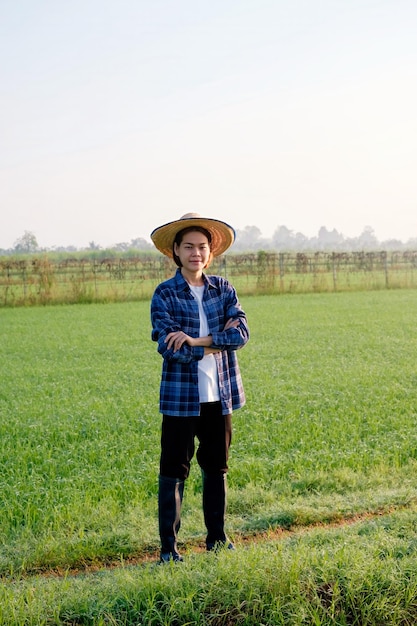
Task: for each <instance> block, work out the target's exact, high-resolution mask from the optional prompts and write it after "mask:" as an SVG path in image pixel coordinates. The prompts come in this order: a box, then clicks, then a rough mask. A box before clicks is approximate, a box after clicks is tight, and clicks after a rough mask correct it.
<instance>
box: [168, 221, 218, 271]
mask: <svg viewBox="0 0 417 626" xmlns="http://www.w3.org/2000/svg"><path fill="white" fill-rule="evenodd" d="M174 254H175V256H176V257H177V259H178V260H177V259H175V261H176V263H177V265H179V267H181V268H182V270H183V273H184V271H185V272H186V273H190V274H201V273H202V271H203V269H204V268H205V267H207V265H208V264H209V263H210V261H211V251H210V243H209V239H208V237H207V235H206V234H204V233H203V232H200V231H198V230H190V231H189V230H188V229H187V230H186V232H184V233H183V234H182V235H181V238H180V240H179V243H174ZM174 258H175V257H174ZM178 261H179V263H178Z"/></svg>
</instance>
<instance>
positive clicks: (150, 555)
mask: <svg viewBox="0 0 417 626" xmlns="http://www.w3.org/2000/svg"><path fill="white" fill-rule="evenodd" d="M407 508H408V507H407V506H404V507H394V508H390V509H384V510H381V511H374V512H365V513H361V514H358V515H354V516H350V517H346V518H341V519H338V520H336V521H332V522H328V523H319V524H312V525H309V526H294V527H292V528H289V529H285V528H277V529H271V530H268V531H263V532H253V533H246V534H243V533H235V534H234V536H233V539H234V542H235V544H236V546H237V548H239V547H240V546H243V547H244V546H246V545H249V544H252V543H261V542H266V541H269V542H274V541H280V540H282V539H284V538H285V537H289V536H294V535H301V534H304V533H308V532H311V531H312V530H314V529H317V528H323V529H331V528H340V527H343V526H351V525H352V524H356V523H359V522H363V521H365V520H369V519H375V518H377V517H381V516H382V515H389V514H390V513H393V512H394V511H398V510H399V509H401V510H402V509H407ZM180 545H181V542H180ZM182 546H183V551H185V550H186V551H187V552H190V551H191V552H194V553H203V552H205V545H204V543H203V542H201V541H192V540H191V541H187V542H186V543H183V544H182ZM158 560H159V549H156V548H155V547H154V546H149V547H146V546H145V547H144V548H143V550H141V551H140V552H138V553H136V554H132V555H130V556H126V557H118V558H113V559H112V558H110V559H96V560H94V561H89V562H80V563H79V564H77V565H75V566H73V567H68V568H63V567H56V568H32V569H28V570H26V571H25V572H24V574H23V575H21V576H23V577H24V578H30V577H31V576H44V577H45V578H64V577H68V576H85V575H88V574H95V573H97V572H100V571H106V570H107V571H109V570H112V569H117V568H119V567H126V566H128V567H134V566H145V565H151V564H152V563H157V562H158Z"/></svg>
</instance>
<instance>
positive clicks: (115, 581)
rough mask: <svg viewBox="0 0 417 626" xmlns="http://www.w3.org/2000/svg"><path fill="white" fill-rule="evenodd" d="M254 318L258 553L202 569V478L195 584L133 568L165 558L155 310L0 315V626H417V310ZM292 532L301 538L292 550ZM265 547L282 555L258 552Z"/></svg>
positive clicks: (252, 464)
mask: <svg viewBox="0 0 417 626" xmlns="http://www.w3.org/2000/svg"><path fill="white" fill-rule="evenodd" d="M243 305H244V308H245V310H246V311H247V313H248V317H249V321H250V326H251V331H252V337H251V341H250V342H249V344H248V346H247V347H246V348H245V349H244V350H243V351H242V352H241V353H240V355H239V356H240V363H241V368H242V370H243V376H244V381H245V388H246V392H247V397H248V404H247V406H246V407H245V408H244V409H242V410H240V411H238V412H236V413H235V416H234V440H233V444H232V453H231V462H230V466H231V469H230V473H229V512H228V531H229V534H230V535H231V536H232V537H233V539H234V540H235V541H236V543H237V545H238V546H239V547H240V548H241V549H240V550H238V551H237V552H236V553H235V554H233V555H220V556H219V557H218V558H216V559H212V558H211V557H210V558H208V555H201V554H200V553H199V551H198V550H197V548H199V547H200V546H201V545H202V543H203V540H204V528H203V521H202V514H201V504H200V503H201V484H200V476H199V472H198V469H197V465H196V463H194V465H193V469H192V473H191V476H190V479H189V480H188V481H187V486H186V494H185V501H184V514H183V526H182V529H181V540H182V542H183V546H182V548H183V551H184V552H185V554H186V556H187V562H186V564H185V566H184V568H182V569H181V571H180V572H178V573H177V570H176V569H174V568H167V569H165V568H155V567H153V566H152V565H146V566H136V567H133V566H130V565H129V559H132V558H135V557H137V556H140V555H143V554H146V553H147V552H148V551H149V550H154V549H155V550H156V549H157V546H158V537H157V526H156V488H157V472H158V456H159V427H160V416H159V414H158V410H157V403H158V386H159V377H160V367H161V363H160V357H159V356H158V355H157V354H156V349H155V345H154V344H152V342H151V341H150V324H149V303H146V302H138V303H123V304H108V305H97V304H94V305H77V306H62V307H48V308H36V307H35V308H30V309H25V308H22V309H3V310H0V363H1V387H0V415H1V420H0V467H1V472H0V482H1V494H2V504H1V506H0V573H1V575H2V576H3V583H4V584H3V587H2V590H1V595H0V607H1V608H0V624H14V623H16V624H23V623H25V624H43V623H45V624H81V623H82V624H116V623H117V624H142V623H143V624H165V623H166V624H175V623H177V624H185V623H189V624H208V623H210V624H214V625H220V624H229V625H230V624H261V623H265V624H281V623H282V624H288V623H289V624H336V623H337V624H354V623H356V624H385V623H390V624H407V623H410V624H411V623H414V622H415V620H416V619H417V617H416V616H417V607H416V606H415V600H414V599H413V598H414V595H415V593H414V592H415V586H416V583H417V578H416V568H417V565H416V563H417V561H416V559H415V556H416V555H415V547H416V546H417V532H416V524H415V521H414V519H415V512H416V503H417V489H416V486H415V482H416V481H415V476H416V459H417V430H416V428H415V421H416V410H417V409H416V406H417V405H416V402H415V388H416V379H417V374H416V370H415V354H416V343H417V329H416V326H415V319H416V312H417V311H416V309H417V301H416V298H415V292H414V291H412V290H399V291H375V292H359V293H334V294H309V295H291V296H288V295H287V296H280V297H279V296H263V297H249V298H246V299H245V300H244V301H243ZM366 514H372V516H374V517H375V518H374V517H371V518H370V519H363V520H362V521H358V522H356V523H355V524H352V525H350V526H349V527H343V528H316V526H317V525H323V524H329V523H331V522H338V521H341V520H346V519H347V520H355V519H356V518H357V517H358V516H361V515H362V516H363V515H366ZM280 529H287V530H289V531H291V533H292V534H290V535H289V536H288V537H287V538H285V537H284V538H281V539H280V541H279V542H277V541H276V540H275V539H274V531H275V530H278V531H279V530H280ZM306 529H310V530H309V531H308V532H306ZM256 533H262V535H263V538H264V539H265V538H267V539H268V538H269V539H268V540H266V541H263V542H262V543H261V544H258V543H255V540H254V539H252V541H250V542H249V544H247V543H246V540H245V539H244V538H245V537H246V538H250V537H255V535H256ZM112 560H115V561H118V563H119V565H120V567H119V568H118V569H117V570H110V571H109V570H107V571H100V572H98V573H97V574H95V575H89V576H77V577H73V576H70V575H69V574H68V575H67V576H64V577H63V578H59V579H54V578H50V577H49V576H48V577H45V576H44V575H42V576H40V575H39V574H40V573H43V574H44V573H45V572H51V571H53V570H59V571H61V572H63V571H64V572H65V571H66V570H67V571H70V569H71V568H79V569H83V567H84V566H85V565H87V564H96V565H97V566H98V567H99V566H100V564H102V565H104V564H105V563H108V562H110V561H112ZM123 564H124V565H123ZM413 594H414V595H413ZM355 607H356V608H355ZM407 615H408V616H411V617H407ZM387 616H390V617H389V619H388V618H387ZM407 619H409V621H407ZM413 619H414V622H413ZM332 620H333V621H332ZM384 620H385V621H384Z"/></svg>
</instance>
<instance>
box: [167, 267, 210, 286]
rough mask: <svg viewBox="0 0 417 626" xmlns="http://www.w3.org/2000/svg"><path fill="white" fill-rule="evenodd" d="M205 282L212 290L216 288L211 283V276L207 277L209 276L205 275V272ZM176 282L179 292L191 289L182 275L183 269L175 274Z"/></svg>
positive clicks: (179, 269) (178, 269)
mask: <svg viewBox="0 0 417 626" xmlns="http://www.w3.org/2000/svg"><path fill="white" fill-rule="evenodd" d="M203 281H204V284H205V285H206V286H207V287H209V288H212V289H215V288H216V285H215V284H214V283H213V282H212V281H211V279H210V276H207V274H204V272H203ZM175 282H176V285H177V289H178V290H179V291H180V290H181V291H183V290H185V289H187V288H189V285H188V283H187V281H186V280H185V278H184V276H183V275H182V274H181V268H180V267H178V268H177V272H176V274H175Z"/></svg>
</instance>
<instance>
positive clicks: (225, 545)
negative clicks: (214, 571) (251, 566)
mask: <svg viewBox="0 0 417 626" xmlns="http://www.w3.org/2000/svg"><path fill="white" fill-rule="evenodd" d="M206 547H207V552H219V551H220V550H236V548H235V546H234V545H233V543H232V542H231V541H228V540H227V541H215V542H214V543H208V544H207V545H206Z"/></svg>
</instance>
